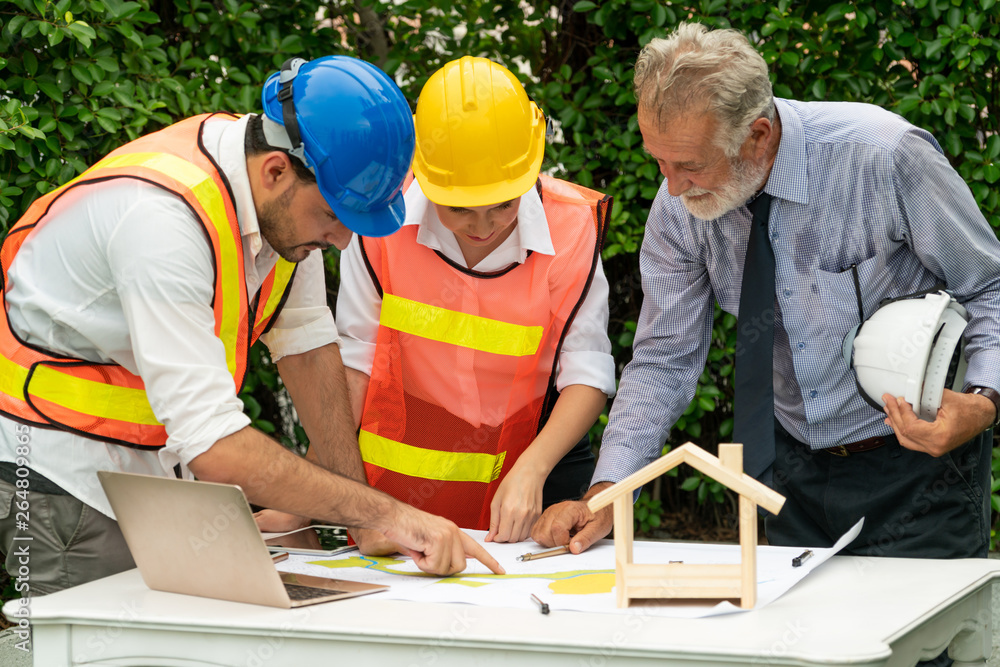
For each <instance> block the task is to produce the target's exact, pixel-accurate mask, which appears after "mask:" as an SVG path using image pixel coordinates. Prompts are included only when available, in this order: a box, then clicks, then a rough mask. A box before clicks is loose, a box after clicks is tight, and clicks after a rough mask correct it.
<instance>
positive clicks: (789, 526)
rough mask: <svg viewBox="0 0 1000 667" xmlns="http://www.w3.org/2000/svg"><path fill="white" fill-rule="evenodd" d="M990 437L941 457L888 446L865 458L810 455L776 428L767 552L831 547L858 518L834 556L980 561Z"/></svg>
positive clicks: (985, 547)
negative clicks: (773, 512) (776, 504)
mask: <svg viewBox="0 0 1000 667" xmlns="http://www.w3.org/2000/svg"><path fill="white" fill-rule="evenodd" d="M992 445H993V431H992V430H987V431H985V432H983V433H980V434H979V435H978V436H976V437H975V438H973V439H972V440H970V441H969V442H967V443H965V444H963V445H961V446H960V447H958V448H957V449H954V450H952V451H951V452H949V453H948V454H945V455H944V456H941V457H939V458H934V457H932V456H930V455H928V454H924V453H922V452H914V451H911V450H909V449H905V448H904V447H901V446H900V445H899V443H898V441H897V440H896V439H895V437H891V438H889V443H888V444H886V445H884V446H882V447H880V448H878V449H874V450H871V451H868V452H862V453H860V454H851V455H849V456H843V457H841V456H835V455H833V454H829V453H827V452H824V451H813V450H811V449H809V446H808V445H805V444H803V443H801V442H798V441H797V440H795V439H794V438H792V436H791V435H789V434H788V432H787V431H785V429H783V428H781V426H780V425H779V426H777V427H776V429H775V449H776V455H777V459H776V461H775V464H774V488H775V490H776V491H777V492H778V493H781V494H782V495H784V496H785V498H787V500H786V501H785V506H784V507H783V508H782V510H781V513H780V514H778V515H777V516H770V515H769V516H767V517H766V518H765V520H764V525H765V529H766V533H767V539H768V542H769V543H770V544H776V545H787V546H815V547H828V546H832V545H833V543H834V541H836V539H837V538H838V537H840V536H841V535H843V534H844V533H845V532H846V531H847V530H848V529H849V528H850V527H851V526H852V525H854V523H856V522H857V520H858V519H860V518H861V517H862V516H863V517H865V525H864V528H863V529H862V531H861V534H860V535H859V536H858V538H857V539H856V540H855V541H854V543H852V544H850V545H848V546H847V548H846V549H845V550H844V551H843V552H841V553H843V554H844V555H856V556H892V557H904V558H986V556H987V553H988V551H989V544H990V538H989V536H990V462H991V455H992Z"/></svg>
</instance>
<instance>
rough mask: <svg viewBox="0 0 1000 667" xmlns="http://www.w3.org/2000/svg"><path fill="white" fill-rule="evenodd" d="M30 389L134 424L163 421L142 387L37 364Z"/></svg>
mask: <svg viewBox="0 0 1000 667" xmlns="http://www.w3.org/2000/svg"><path fill="white" fill-rule="evenodd" d="M22 384H23V383H22ZM29 389H30V391H31V395H32V396H37V397H38V398H41V399H44V400H46V401H51V402H52V403H56V404H58V405H60V406H62V407H64V408H67V409H69V410H73V411H75V412H80V413H83V414H87V415H92V416H94V417H101V418H104V419H117V420H118V421H126V422H131V423H134V424H144V425H153V426H155V425H160V422H159V421H158V420H157V419H156V415H154V414H153V408H151V407H150V406H149V399H148V398H146V392H145V391H143V390H142V389H132V388H129V387H116V386H114V385H110V384H105V383H103V382H94V381H92V380H84V379H83V378H78V377H76V376H73V375H68V374H66V373H62V372H60V371H59V369H58V368H53V367H51V366H36V367H35V372H34V374H33V375H32V376H31V385H30V387H29Z"/></svg>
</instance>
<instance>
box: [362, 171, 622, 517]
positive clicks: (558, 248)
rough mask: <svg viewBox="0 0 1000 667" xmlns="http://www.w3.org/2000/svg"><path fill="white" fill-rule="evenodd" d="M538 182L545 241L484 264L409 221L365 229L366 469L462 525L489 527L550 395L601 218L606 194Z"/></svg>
mask: <svg viewBox="0 0 1000 667" xmlns="http://www.w3.org/2000/svg"><path fill="white" fill-rule="evenodd" d="M540 184H541V192H542V203H543V205H544V208H545V216H546V218H547V220H548V225H549V231H550V234H551V236H552V243H553V247H554V250H555V254H554V255H543V254H540V253H534V252H533V253H530V254H529V255H528V257H527V259H526V260H525V262H524V263H523V264H512V265H511V266H509V267H507V268H506V269H503V270H500V271H496V272H492V273H482V272H478V271H474V270H471V269H467V268H465V267H462V266H459V265H457V264H455V263H454V262H452V261H450V260H448V259H446V258H445V257H444V256H443V255H441V254H439V253H437V252H436V251H434V250H431V249H429V248H427V247H425V246H422V245H420V244H418V243H417V242H416V237H417V230H418V226H417V225H407V226H405V227H403V228H402V229H400V230H399V231H398V232H396V233H395V234H393V235H391V236H388V237H385V238H364V239H362V244H361V249H362V255H363V257H364V259H365V262H366V264H367V267H368V269H369V272H370V274H371V277H372V280H373V281H374V283H375V286H376V288H377V289H378V290H379V293H380V294H381V295H382V308H381V313H380V316H379V328H378V335H377V339H376V348H375V358H374V363H373V366H372V373H371V380H370V381H369V384H368V394H367V396H366V398H365V408H364V413H363V415H362V417H361V431H360V434H359V437H358V440H359V444H360V446H361V457H362V459H363V460H364V462H365V469H366V472H367V474H368V481H369V483H370V484H371V485H372V486H374V487H376V488H378V489H381V490H382V491H385V492H386V493H388V494H390V495H392V496H394V497H395V498H397V499H399V500H401V501H403V502H406V503H409V504H410V505H413V506H415V507H417V508H419V509H422V510H425V511H427V512H430V513H432V514H439V515H441V516H444V517H446V518H448V519H450V520H452V521H454V522H455V523H457V524H458V525H459V526H461V527H463V528H476V529H480V530H486V529H488V528H489V522H490V502H491V501H492V499H493V495H494V494H495V493H496V489H497V487H498V486H499V484H500V482H501V481H503V478H504V476H505V475H506V474H507V472H508V471H509V470H510V468H511V466H513V464H514V462H515V461H516V460H517V458H518V457H519V456H520V455H521V453H522V452H524V450H525V449H526V448H527V447H528V445H530V444H531V442H532V441H533V440H534V438H535V436H536V435H537V434H538V432H539V431H540V430H541V427H542V425H543V424H544V420H545V418H546V417H547V415H548V413H549V412H550V411H551V409H552V403H554V400H555V398H556V391H555V372H556V365H557V362H558V359H559V350H560V348H561V347H562V343H563V340H564V338H565V336H566V332H567V331H568V330H569V328H570V325H571V323H572V321H573V319H574V317H575V316H576V313H577V311H578V310H579V308H580V306H581V304H582V303H583V301H584V298H585V297H586V295H587V292H588V291H589V288H590V283H591V281H592V279H593V276H594V271H595V270H596V268H597V260H598V258H599V257H600V250H601V245H602V243H603V240H604V235H605V232H606V226H607V220H608V213H609V211H610V197H606V196H604V195H602V194H601V193H599V192H594V191H593V190H588V189H587V188H583V187H580V186H577V185H573V184H571V183H567V182H565V181H560V180H556V179H553V178H549V177H546V176H542V177H541V179H540Z"/></svg>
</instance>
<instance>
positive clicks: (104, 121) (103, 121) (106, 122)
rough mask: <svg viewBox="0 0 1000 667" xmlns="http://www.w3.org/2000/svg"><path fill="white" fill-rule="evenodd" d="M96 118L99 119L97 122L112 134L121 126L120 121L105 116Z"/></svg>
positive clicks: (95, 118)
mask: <svg viewBox="0 0 1000 667" xmlns="http://www.w3.org/2000/svg"><path fill="white" fill-rule="evenodd" d="M94 120H95V121H97V124H98V125H100V126H101V127H103V128H104V129H105V131H107V132H109V133H111V134H114V133H116V132H117V131H118V128H119V127H120V125H119V124H118V123H116V122H114V121H113V120H110V119H108V118H104V117H103V116H95V117H94Z"/></svg>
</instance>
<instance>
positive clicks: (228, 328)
mask: <svg viewBox="0 0 1000 667" xmlns="http://www.w3.org/2000/svg"><path fill="white" fill-rule="evenodd" d="M136 166H141V167H145V168H146V169H151V170H153V171H158V172H160V173H161V174H164V175H165V176H168V177H169V178H172V179H174V180H176V181H178V182H180V183H182V184H184V185H185V186H187V187H188V188H189V189H190V190H191V192H192V193H194V196H195V197H196V198H197V199H198V201H199V202H200V203H201V206H202V208H203V209H205V212H206V213H208V216H209V218H211V220H212V225H213V226H214V227H215V230H216V234H217V235H218V238H219V256H220V258H221V262H220V265H219V266H218V271H219V276H220V278H221V280H220V281H219V283H220V286H221V289H222V294H216V295H215V298H216V299H220V298H221V299H222V322H221V323H220V327H219V338H220V339H222V342H223V344H224V345H225V347H226V367H227V368H228V369H229V374H230V375H235V374H236V339H237V336H238V334H239V330H240V298H239V293H238V290H239V289H240V285H242V284H243V281H242V279H241V276H240V274H239V250H238V249H237V247H236V243H237V242H240V241H239V240H238V239H236V238H234V237H233V232H232V231H231V229H230V226H229V219H228V217H227V216H226V203H225V198H224V197H223V195H222V193H221V192H220V191H219V188H218V187H217V186H216V184H215V181H214V180H212V176H211V175H210V174H209V173H208V172H206V171H204V170H203V169H202V168H201V167H199V166H197V165H195V164H192V163H191V162H188V161H187V160H184V159H183V158H180V157H177V156H176V155H170V154H169V153H125V154H123V155H117V156H112V157H107V158H104V159H103V160H101V161H100V162H98V163H97V164H95V165H94V166H93V167H92V168H90V169H89V170H88V171H87V172H85V173H84V174H82V175H81V178H82V177H86V176H88V175H90V174H91V173H92V172H95V171H97V170H100V169H117V168H121V167H136ZM153 423H155V422H153Z"/></svg>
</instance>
